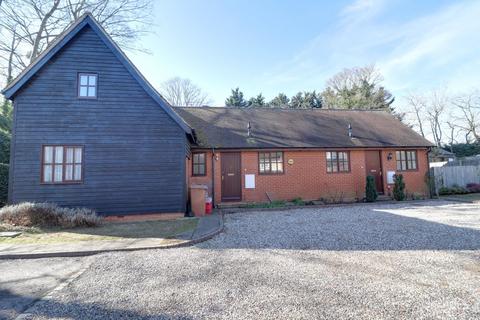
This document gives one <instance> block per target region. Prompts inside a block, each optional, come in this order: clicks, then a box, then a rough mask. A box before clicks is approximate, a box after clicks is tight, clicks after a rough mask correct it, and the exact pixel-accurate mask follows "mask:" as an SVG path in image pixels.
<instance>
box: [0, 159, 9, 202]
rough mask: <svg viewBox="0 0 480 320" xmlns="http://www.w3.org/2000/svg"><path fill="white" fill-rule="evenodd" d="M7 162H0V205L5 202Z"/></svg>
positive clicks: (6, 194)
mask: <svg viewBox="0 0 480 320" xmlns="http://www.w3.org/2000/svg"><path fill="white" fill-rule="evenodd" d="M8 167H9V166H8V164H4V163H0V207H1V206H4V205H5V204H6V203H7V196H8Z"/></svg>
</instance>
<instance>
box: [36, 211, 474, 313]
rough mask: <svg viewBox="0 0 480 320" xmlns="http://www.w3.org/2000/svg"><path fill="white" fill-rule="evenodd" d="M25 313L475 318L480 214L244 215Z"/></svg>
mask: <svg viewBox="0 0 480 320" xmlns="http://www.w3.org/2000/svg"><path fill="white" fill-rule="evenodd" d="M31 311H32V313H33V314H32V316H31V317H30V318H39V319H41V318H51V317H53V318H72V319H87V318H88V319H106V318H107V319H108V318H109V319H119V318H123V319H125V318H132V319H133V318H144V319H164V318H175V319H322V318H330V319H332V318H333V319H351V318H355V319H373V318H375V319H378V318H385V319H410V318H417V319H422V318H423V319H427V318H428V319H435V318H444V319H474V318H477V319H478V318H480V208H479V206H478V205H470V204H458V203H457V204H452V203H446V202H431V203H428V202H426V203H423V204H422V205H412V204H409V203H402V204H398V205H397V204H395V205H382V204H374V205H362V206H351V207H334V208H321V209H303V210H289V211H274V212H272V211H269V212H256V213H253V212H250V213H238V214H232V215H228V216H226V231H225V232H224V233H223V234H221V235H220V236H217V237H216V238H214V239H212V240H210V241H208V242H205V243H202V244H199V245H197V246H195V247H190V248H181V249H174V250H151V251H138V252H131V253H115V254H103V255H98V256H95V261H94V262H93V264H92V265H91V266H90V268H89V269H87V271H86V272H85V273H83V274H82V275H81V276H80V277H79V278H78V279H77V280H76V281H74V282H72V283H71V284H70V285H69V286H67V287H66V288H64V289H63V290H60V291H58V292H56V293H55V294H54V295H53V298H52V299H50V300H43V301H41V302H39V303H37V304H36V305H35V307H34V308H33V309H32V310H31Z"/></svg>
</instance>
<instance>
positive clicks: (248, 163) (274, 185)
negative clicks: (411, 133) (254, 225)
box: [187, 149, 428, 203]
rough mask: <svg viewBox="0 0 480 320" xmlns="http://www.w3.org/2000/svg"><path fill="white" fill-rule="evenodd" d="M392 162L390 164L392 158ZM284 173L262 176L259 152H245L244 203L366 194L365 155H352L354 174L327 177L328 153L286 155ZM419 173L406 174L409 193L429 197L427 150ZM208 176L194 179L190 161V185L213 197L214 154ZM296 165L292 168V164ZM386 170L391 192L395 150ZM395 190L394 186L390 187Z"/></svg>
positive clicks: (383, 157)
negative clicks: (248, 184)
mask: <svg viewBox="0 0 480 320" xmlns="http://www.w3.org/2000/svg"><path fill="white" fill-rule="evenodd" d="M389 153H392V159H391V160H388V159H387V158H388V154H389ZM221 156H222V153H221V152H217V153H216V154H215V157H216V158H217V160H214V162H215V172H214V176H215V182H214V184H215V199H214V200H215V203H220V202H221V183H222V180H221V161H222V159H221ZM283 156H284V165H285V168H284V173H283V174H278V175H260V174H259V172H258V152H257V151H243V152H241V181H242V201H245V202H262V201H268V197H267V192H268V194H269V195H270V197H272V198H273V200H291V199H293V198H296V197H301V198H302V199H304V200H317V199H321V198H324V199H330V200H331V199H335V200H339V199H343V200H355V199H362V198H363V197H364V193H365V180H366V169H365V151H364V150H351V151H350V169H351V170H350V172H348V173H327V169H326V154H325V151H313V150H310V151H284V153H283ZM417 157H418V170H417V171H408V172H402V174H403V175H404V177H405V183H406V189H407V192H409V193H412V192H417V193H421V194H425V193H426V191H427V188H426V186H425V182H424V181H425V180H424V178H425V173H426V170H427V168H428V163H427V152H426V150H417ZM206 159H207V163H206V165H207V175H206V176H203V177H192V176H191V160H189V161H187V163H188V164H187V166H188V168H187V171H188V174H189V179H188V183H189V184H192V183H195V184H197V183H199V184H205V185H207V186H208V188H209V194H210V195H211V194H212V152H211V151H207V152H206ZM290 159H291V160H293V164H288V161H289V160H290ZM381 162H382V167H383V180H384V181H383V185H384V192H385V194H387V193H388V192H389V188H388V184H387V174H386V173H387V171H396V161H395V149H385V150H382V151H381ZM245 174H254V175H255V189H246V188H245ZM390 190H393V185H390Z"/></svg>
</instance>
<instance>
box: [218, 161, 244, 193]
mask: <svg viewBox="0 0 480 320" xmlns="http://www.w3.org/2000/svg"><path fill="white" fill-rule="evenodd" d="M221 161H222V201H239V200H241V199H242V178H241V171H240V153H238V152H224V153H222V154H221Z"/></svg>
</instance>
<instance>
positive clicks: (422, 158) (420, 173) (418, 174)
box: [382, 149, 428, 195]
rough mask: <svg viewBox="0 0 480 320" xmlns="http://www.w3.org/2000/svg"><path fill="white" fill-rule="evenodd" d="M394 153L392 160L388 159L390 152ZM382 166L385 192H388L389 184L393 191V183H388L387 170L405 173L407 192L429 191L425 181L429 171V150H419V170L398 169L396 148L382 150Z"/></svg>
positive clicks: (421, 192)
mask: <svg viewBox="0 0 480 320" xmlns="http://www.w3.org/2000/svg"><path fill="white" fill-rule="evenodd" d="M389 153H391V154H392V160H390V161H388V160H387V157H388V154H389ZM382 166H383V172H384V175H383V180H384V181H383V185H384V189H385V194H387V193H388V191H389V190H388V188H387V187H388V186H390V193H391V192H392V191H393V184H390V185H387V171H395V172H396V173H400V174H402V175H403V178H404V181H405V189H406V192H407V193H410V194H411V193H420V194H424V195H426V194H427V192H428V188H427V185H426V183H425V175H426V173H427V171H428V156H427V150H417V170H415V171H398V172H397V171H396V170H397V162H396V158H395V149H386V150H382Z"/></svg>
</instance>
